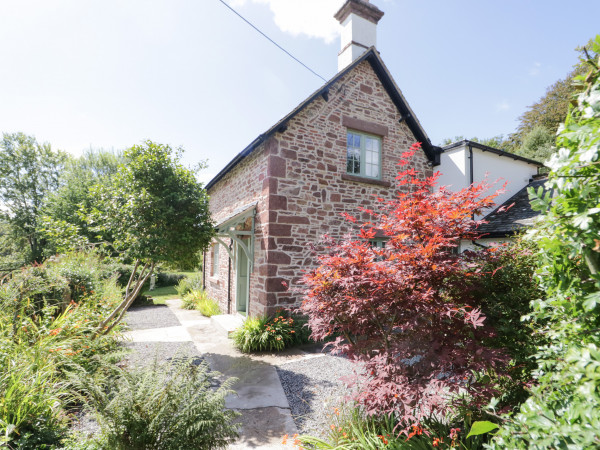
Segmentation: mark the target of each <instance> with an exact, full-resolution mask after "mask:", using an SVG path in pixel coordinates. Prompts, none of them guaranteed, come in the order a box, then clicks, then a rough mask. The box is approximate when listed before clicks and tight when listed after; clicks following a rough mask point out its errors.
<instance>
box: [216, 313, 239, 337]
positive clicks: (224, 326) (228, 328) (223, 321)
mask: <svg viewBox="0 0 600 450" xmlns="http://www.w3.org/2000/svg"><path fill="white" fill-rule="evenodd" d="M244 319H245V317H244V316H242V315H240V314H219V315H216V316H212V317H211V318H210V322H211V323H212V324H213V325H214V326H215V328H217V329H218V330H219V331H222V332H223V333H225V334H226V335H227V337H229V338H230V337H231V335H232V333H233V332H234V331H235V330H236V329H237V328H239V327H241V326H242V325H243V323H244Z"/></svg>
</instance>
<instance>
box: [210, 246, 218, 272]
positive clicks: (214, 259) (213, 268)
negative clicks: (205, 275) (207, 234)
mask: <svg viewBox="0 0 600 450" xmlns="http://www.w3.org/2000/svg"><path fill="white" fill-rule="evenodd" d="M210 269H211V270H210V276H211V277H213V278H217V277H218V276H219V243H218V242H217V243H215V244H213V246H212V265H211V268H210Z"/></svg>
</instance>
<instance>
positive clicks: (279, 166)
mask: <svg viewBox="0 0 600 450" xmlns="http://www.w3.org/2000/svg"><path fill="white" fill-rule="evenodd" d="M399 119H400V114H399V112H398V111H397V109H396V107H395V105H394V104H393V102H392V101H391V99H390V98H389V96H388V94H387V92H386V91H385V89H384V87H383V86H382V84H381V82H380V81H379V78H378V77H377V75H376V74H375V73H374V71H373V70H372V68H371V65H370V64H369V63H368V62H367V61H364V62H362V63H361V64H359V65H358V66H357V67H356V68H355V69H353V70H352V71H350V72H349V73H348V74H346V76H344V77H343V78H342V79H340V80H339V81H338V82H336V83H335V84H334V85H333V86H331V88H330V89H329V99H328V101H325V100H324V99H323V98H321V97H319V98H318V99H316V100H315V101H313V102H312V104H310V105H308V106H307V107H306V108H304V110H303V111H301V112H300V113H299V114H298V115H297V116H296V117H294V118H293V119H292V120H291V121H290V122H289V123H288V128H287V130H286V131H284V132H282V133H276V134H275V136H274V137H272V138H270V140H269V141H267V142H266V143H264V144H263V145H262V146H261V147H259V148H257V149H256V150H255V151H254V152H253V153H252V154H251V155H250V156H249V157H247V158H246V159H245V160H244V161H242V162H241V163H240V164H238V166H236V167H235V168H234V169H233V170H232V171H231V172H230V173H229V174H227V175H226V176H225V177H224V179H222V180H220V181H219V182H218V183H217V184H216V185H215V186H213V187H212V188H211V189H210V191H209V194H210V196H211V211H212V212H213V214H214V217H215V219H216V220H217V222H218V221H219V218H224V217H227V215H228V214H230V213H231V212H232V211H234V210H235V209H236V208H239V207H240V206H242V205H243V204H246V203H249V202H251V201H254V200H257V201H258V202H259V203H258V207H257V216H256V234H255V247H254V250H255V262H254V271H253V273H252V274H251V286H250V313H251V314H271V313H274V312H275V311H276V310H277V309H279V308H287V307H291V306H294V305H296V304H298V301H299V300H300V296H299V295H298V294H297V290H298V289H301V285H300V284H299V280H300V278H301V277H302V274H303V273H304V272H305V271H306V270H309V269H310V268H311V267H313V266H314V263H315V259H314V255H313V254H312V253H311V246H312V245H313V244H316V243H318V241H319V239H320V238H321V236H322V235H324V234H327V235H329V236H332V237H334V238H340V237H342V236H343V235H344V234H346V233H348V232H349V231H351V229H350V227H349V225H348V223H346V222H345V221H344V219H343V217H342V213H344V212H347V213H349V214H353V215H355V216H359V217H360V213H359V211H358V207H360V206H363V207H366V208H374V207H376V204H377V202H376V200H375V197H381V198H390V197H391V196H393V193H394V192H395V176H396V175H397V172H398V167H397V163H398V160H399V159H400V157H401V155H402V153H403V152H405V151H407V150H408V149H409V147H410V146H411V145H412V144H413V143H414V142H415V138H414V136H413V134H412V133H411V131H410V130H409V128H408V126H407V125H406V124H405V123H404V122H401V123H400V122H399ZM348 129H355V130H357V131H363V132H368V133H372V134H377V135H379V136H380V137H381V139H382V168H381V169H382V177H381V180H380V181H372V180H367V179H360V178H356V177H351V176H348V175H346V132H347V130H348ZM413 167H414V168H415V169H416V170H417V172H418V173H420V174H423V176H426V175H430V174H431V173H432V169H431V168H430V167H429V165H428V161H427V158H426V156H425V153H424V152H419V153H418V154H417V155H415V157H414V158H413ZM224 255H225V253H224V252H222V254H221V256H222V258H221V267H220V272H219V274H220V276H219V282H216V283H213V284H211V281H210V279H209V280H208V281H207V288H209V293H211V295H212V293H213V292H214V295H215V296H216V297H217V298H218V299H219V302H220V303H221V304H223V303H224V302H226V298H227V290H226V286H224V283H226V281H227V258H226V256H224ZM207 262H208V261H207ZM232 269H233V270H232V277H231V278H232V285H233V284H234V283H233V281H234V280H235V270H234V269H235V268H232ZM208 273H210V266H207V274H208ZM286 286H288V287H286ZM231 296H232V299H233V300H232V304H233V305H235V287H233V290H232V291H231Z"/></svg>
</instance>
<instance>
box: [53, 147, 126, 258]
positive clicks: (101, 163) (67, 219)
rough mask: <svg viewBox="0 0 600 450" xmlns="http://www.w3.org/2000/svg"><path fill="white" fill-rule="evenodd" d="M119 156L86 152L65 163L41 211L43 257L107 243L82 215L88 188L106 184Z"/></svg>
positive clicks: (87, 202)
mask: <svg viewBox="0 0 600 450" xmlns="http://www.w3.org/2000/svg"><path fill="white" fill-rule="evenodd" d="M121 162H122V155H120V154H115V153H113V152H109V151H105V150H90V151H88V152H86V153H84V154H83V155H82V156H80V157H79V158H73V159H70V160H69V161H67V163H66V164H65V168H64V170H63V171H62V172H61V175H60V179H59V187H58V189H57V190H56V191H55V192H53V193H51V194H50V195H49V196H48V198H47V199H46V200H45V202H44V206H43V208H42V221H41V224H42V231H43V233H44V236H45V238H46V240H47V245H46V248H45V252H46V253H47V254H55V253H64V252H66V251H69V250H72V249H74V248H78V247H81V246H83V245H85V244H90V243H91V244H97V243H98V242H99V241H100V242H105V243H111V242H112V238H111V236H110V234H106V233H104V234H103V235H102V236H99V235H98V232H94V231H93V230H91V229H90V226H89V224H88V223H87V221H86V218H85V216H86V214H87V213H88V212H89V211H90V210H91V209H92V206H93V203H94V199H93V196H92V193H91V191H90V190H91V188H92V186H95V185H96V184H102V183H109V182H110V178H111V177H112V176H114V175H115V174H116V173H117V170H118V167H119V164H120V163H121Z"/></svg>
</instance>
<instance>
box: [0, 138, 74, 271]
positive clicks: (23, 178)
mask: <svg viewBox="0 0 600 450" xmlns="http://www.w3.org/2000/svg"><path fill="white" fill-rule="evenodd" d="M66 159H67V156H66V154H65V153H63V152H59V151H58V152H57V151H54V150H52V148H51V147H50V144H39V143H38V142H37V141H36V139H35V138H34V137H33V136H27V135H25V134H23V133H13V134H7V133H4V134H3V137H2V141H1V142H0V202H2V208H1V209H0V215H1V216H2V218H3V220H5V221H6V222H7V223H8V224H10V227H11V232H12V234H13V237H14V238H15V239H26V240H27V243H28V246H29V255H28V259H29V260H30V261H37V262H39V261H41V260H42V253H43V246H44V242H43V237H41V236H40V233H39V219H40V212H41V208H42V204H43V200H44V197H45V196H47V195H48V194H50V193H51V192H53V191H55V190H56V189H57V187H58V177H59V173H60V170H61V168H62V166H63V165H64V163H65V161H66Z"/></svg>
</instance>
